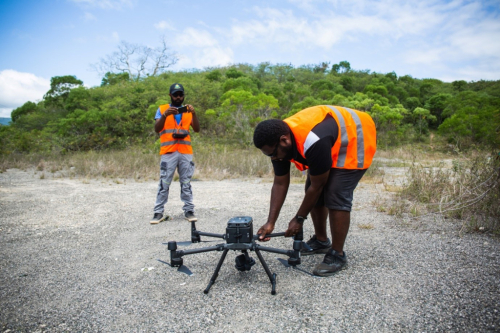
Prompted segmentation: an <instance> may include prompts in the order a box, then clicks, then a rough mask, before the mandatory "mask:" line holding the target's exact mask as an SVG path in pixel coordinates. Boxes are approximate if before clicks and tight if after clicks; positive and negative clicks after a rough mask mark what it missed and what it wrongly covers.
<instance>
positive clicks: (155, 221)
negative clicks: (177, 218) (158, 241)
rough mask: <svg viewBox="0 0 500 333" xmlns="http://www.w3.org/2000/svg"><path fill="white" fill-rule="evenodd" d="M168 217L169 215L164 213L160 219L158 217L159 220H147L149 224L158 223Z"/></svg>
mask: <svg viewBox="0 0 500 333" xmlns="http://www.w3.org/2000/svg"><path fill="white" fill-rule="evenodd" d="M169 218H170V216H168V215H165V216H163V217H162V218H161V219H159V220H151V221H150V222H149V224H158V223H160V222H163V221H167V220H168V219H169Z"/></svg>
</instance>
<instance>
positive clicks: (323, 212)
mask: <svg viewBox="0 0 500 333" xmlns="http://www.w3.org/2000/svg"><path fill="white" fill-rule="evenodd" d="M327 217H328V209H327V208H326V207H324V206H315V207H314V208H313V210H312V211H311V218H312V221H313V224H314V234H315V235H316V238H317V239H318V240H319V241H322V242H324V241H326V240H327V239H328V236H327V234H326V218H327Z"/></svg>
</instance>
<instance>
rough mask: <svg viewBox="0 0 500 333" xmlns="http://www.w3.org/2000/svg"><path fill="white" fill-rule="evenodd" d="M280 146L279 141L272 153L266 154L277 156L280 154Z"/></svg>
mask: <svg viewBox="0 0 500 333" xmlns="http://www.w3.org/2000/svg"><path fill="white" fill-rule="evenodd" d="M278 146H279V142H278V143H277V144H276V147H274V150H273V152H272V153H271V154H265V155H266V156H268V157H276V156H277V155H278Z"/></svg>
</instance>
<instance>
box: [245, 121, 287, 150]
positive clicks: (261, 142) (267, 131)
mask: <svg viewBox="0 0 500 333" xmlns="http://www.w3.org/2000/svg"><path fill="white" fill-rule="evenodd" d="M288 133H290V127H288V125H287V124H286V123H285V122H284V121H283V120H279V119H269V120H264V121H262V122H260V123H259V124H258V125H257V127H255V131H254V132H253V144H254V145H255V147H257V148H259V149H261V148H262V147H263V146H266V145H267V146H274V145H275V144H277V143H278V142H279V141H280V138H281V136H282V135H286V134H288Z"/></svg>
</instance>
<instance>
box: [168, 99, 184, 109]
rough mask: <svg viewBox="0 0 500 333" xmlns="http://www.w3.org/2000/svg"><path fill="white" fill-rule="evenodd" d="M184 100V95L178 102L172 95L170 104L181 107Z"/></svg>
mask: <svg viewBox="0 0 500 333" xmlns="http://www.w3.org/2000/svg"><path fill="white" fill-rule="evenodd" d="M183 102H184V97H183V98H181V99H180V101H179V103H176V102H175V101H174V99H173V98H172V97H170V105H172V106H175V107H179V106H181V105H182V103H183Z"/></svg>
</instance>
